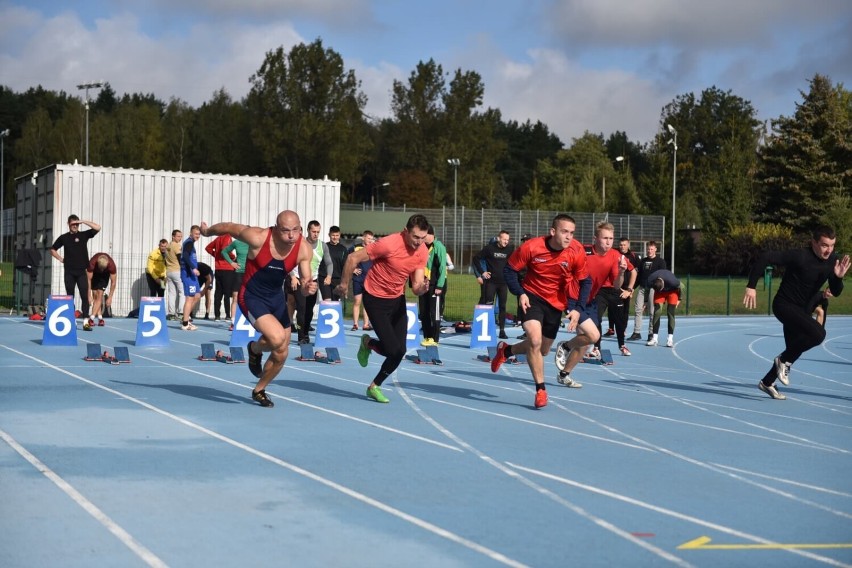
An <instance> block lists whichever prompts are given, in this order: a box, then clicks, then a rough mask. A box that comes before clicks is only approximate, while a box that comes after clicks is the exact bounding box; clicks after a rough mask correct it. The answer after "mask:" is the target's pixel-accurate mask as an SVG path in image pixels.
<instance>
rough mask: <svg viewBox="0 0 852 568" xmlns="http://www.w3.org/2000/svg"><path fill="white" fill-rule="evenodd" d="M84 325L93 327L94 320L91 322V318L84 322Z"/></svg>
mask: <svg viewBox="0 0 852 568" xmlns="http://www.w3.org/2000/svg"><path fill="white" fill-rule="evenodd" d="M86 323H87V324H89V327H95V320H93V319H92V318H89V319H88V320H86Z"/></svg>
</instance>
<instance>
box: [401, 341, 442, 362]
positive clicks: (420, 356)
mask: <svg viewBox="0 0 852 568" xmlns="http://www.w3.org/2000/svg"><path fill="white" fill-rule="evenodd" d="M405 358H406V359H408V360H409V361H411V362H412V363H417V364H418V365H443V364H444V362H443V361H441V357H440V356H439V355H438V347H437V346H435V345H430V346H429V347H425V348H423V349H418V350H417V355H406V356H405Z"/></svg>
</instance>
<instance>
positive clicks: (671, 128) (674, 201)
mask: <svg viewBox="0 0 852 568" xmlns="http://www.w3.org/2000/svg"><path fill="white" fill-rule="evenodd" d="M666 128H668V129H669V132H670V133H671V135H672V136H673V137H674V138H672V139H671V140H669V142H668V143H669V144H671V145H672V148H674V157H673V159H672V263H671V264H672V265H671V269H670V270H671V271H672V272H674V271H675V211H676V209H677V130H675V127H674V126H672V125H671V124H667V125H666Z"/></svg>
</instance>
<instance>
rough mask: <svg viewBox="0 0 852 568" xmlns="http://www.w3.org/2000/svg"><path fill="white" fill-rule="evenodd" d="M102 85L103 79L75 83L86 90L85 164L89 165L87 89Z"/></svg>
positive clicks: (99, 87)
mask: <svg viewBox="0 0 852 568" xmlns="http://www.w3.org/2000/svg"><path fill="white" fill-rule="evenodd" d="M103 86H104V82H103V81H98V82H96V83H83V84H82V85H77V88H78V89H80V90H83V89H85V91H86V165H87V166H88V165H89V89H101V88H103Z"/></svg>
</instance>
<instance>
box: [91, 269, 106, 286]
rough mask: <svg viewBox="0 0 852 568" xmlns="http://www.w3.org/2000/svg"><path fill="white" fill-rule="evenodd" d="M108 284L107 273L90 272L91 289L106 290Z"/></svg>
mask: <svg viewBox="0 0 852 568" xmlns="http://www.w3.org/2000/svg"><path fill="white" fill-rule="evenodd" d="M107 284H109V273H104V274H101V273H98V272H93V273H92V290H106V287H107Z"/></svg>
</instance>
